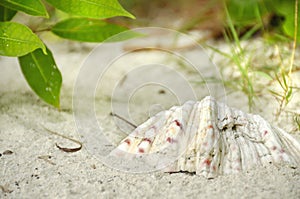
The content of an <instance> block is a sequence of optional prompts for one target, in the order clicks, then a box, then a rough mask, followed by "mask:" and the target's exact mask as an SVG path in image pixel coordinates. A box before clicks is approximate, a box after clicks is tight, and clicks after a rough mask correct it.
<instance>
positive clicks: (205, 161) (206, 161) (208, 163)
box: [203, 159, 211, 166]
mask: <svg viewBox="0 0 300 199" xmlns="http://www.w3.org/2000/svg"><path fill="white" fill-rule="evenodd" d="M203 163H204V164H206V165H208V166H209V165H210V163H211V160H209V159H206V160H204V162H203Z"/></svg>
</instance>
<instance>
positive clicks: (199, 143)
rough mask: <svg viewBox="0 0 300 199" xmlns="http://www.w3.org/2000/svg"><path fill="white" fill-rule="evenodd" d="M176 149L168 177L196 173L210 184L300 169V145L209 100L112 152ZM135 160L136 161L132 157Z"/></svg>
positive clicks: (175, 110) (162, 119) (156, 123)
mask: <svg viewBox="0 0 300 199" xmlns="http://www.w3.org/2000/svg"><path fill="white" fill-rule="evenodd" d="M168 147H169V148H171V149H172V150H173V151H175V152H176V153H177V155H178V158H177V159H176V160H175V162H174V161H173V162H172V163H171V164H170V165H166V168H165V171H167V172H179V171H187V172H195V173H196V174H197V175H202V176H205V177H207V178H214V177H216V176H217V175H219V174H229V173H236V172H239V171H243V170H249V169H251V168H253V167H256V166H259V165H262V166H267V165H270V164H275V165H279V164H281V163H288V164H291V165H293V166H298V164H299V163H300V144H299V142H297V140H296V139H294V138H293V137H292V136H291V135H289V134H288V133H286V132H284V131H283V130H282V129H280V128H277V127H273V126H271V125H270V124H269V123H268V122H267V121H266V120H264V119H263V118H262V117H260V116H259V115H253V114H247V113H244V112H242V111H240V110H237V109H234V108H230V107H228V106H226V105H225V104H223V103H219V102H217V101H216V100H214V99H213V98H212V97H210V96H208V97H206V98H204V99H203V100H201V101H200V102H193V101H188V102H186V103H185V104H184V105H183V106H178V107H172V108H171V109H170V110H167V111H162V112H160V113H158V114H157V115H155V116H154V117H151V118H150V119H149V120H147V121H146V122H145V123H143V124H141V125H140V126H138V127H137V128H136V129H135V130H134V131H133V132H132V133H131V134H130V135H129V136H128V137H126V138H125V139H124V140H123V141H122V142H121V143H120V145H119V146H118V147H117V148H116V149H115V150H113V151H112V153H111V155H113V156H114V157H122V158H124V157H126V154H131V155H132V154H134V155H136V156H135V157H138V156H139V155H140V154H152V153H153V154H155V153H160V152H161V151H164V150H163V149H166V148H168ZM131 157H132V156H131Z"/></svg>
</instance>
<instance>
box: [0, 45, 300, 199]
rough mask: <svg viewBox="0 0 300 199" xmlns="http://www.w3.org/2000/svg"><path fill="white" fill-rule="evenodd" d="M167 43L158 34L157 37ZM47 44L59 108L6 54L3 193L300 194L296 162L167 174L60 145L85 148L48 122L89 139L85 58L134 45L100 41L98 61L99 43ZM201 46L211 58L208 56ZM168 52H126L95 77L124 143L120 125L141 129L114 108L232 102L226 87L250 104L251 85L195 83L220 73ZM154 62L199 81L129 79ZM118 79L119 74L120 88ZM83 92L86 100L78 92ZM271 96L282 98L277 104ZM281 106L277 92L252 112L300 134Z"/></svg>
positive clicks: (136, 116)
mask: <svg viewBox="0 0 300 199" xmlns="http://www.w3.org/2000/svg"><path fill="white" fill-rule="evenodd" d="M159 41H160V40H157V41H155V42H158V43H159ZM47 45H48V47H49V48H50V49H51V50H52V52H53V54H54V57H55V58H56V62H57V65H58V66H59V68H60V70H61V72H62V76H63V86H62V90H61V110H56V109H55V108H52V107H50V106H49V105H47V104H46V103H44V102H43V101H41V100H40V99H38V97H37V96H36V95H35V94H34V93H33V91H32V90H31V89H30V88H29V86H28V85H27V83H26V81H25V79H24V77H23V75H22V72H21V70H20V67H19V66H18V61H17V59H16V58H8V57H0V66H1V74H0V154H1V157H0V188H1V189H0V198H290V199H292V198H295V199H296V198H299V197H300V168H299V167H297V168H295V167H291V166H290V165H270V166H269V167H257V168H254V169H252V170H249V171H244V172H241V173H238V174H232V175H221V176H218V177H217V178H215V179H209V180H208V179H206V178H204V177H201V176H197V175H193V174H188V173H174V174H169V173H164V172H162V171H155V172H148V173H139V174H134V173H126V172H123V171H118V170H116V169H113V168H111V167H108V166H105V165H104V164H103V162H101V160H100V159H99V158H97V155H95V154H94V153H93V152H91V150H90V147H89V146H87V145H86V143H85V142H83V148H82V149H81V150H79V151H77V152H74V153H66V152H64V151H61V150H59V149H58V148H57V147H56V144H58V145H59V146H63V147H71V148H73V147H78V144H76V143H74V142H71V141H69V140H67V139H64V138H62V137H61V136H57V135H54V134H51V133H49V132H48V131H47V130H46V129H45V128H44V127H46V128H47V129H50V130H51V131H54V132H58V133H60V134H63V135H65V136H68V137H70V138H73V139H76V140H81V139H82V138H84V135H83V134H82V132H79V131H78V129H77V127H78V126H80V125H78V124H77V123H76V121H77V120H76V118H74V117H76V114H74V107H73V105H72V104H73V100H74V87H75V85H76V82H77V81H78V79H77V78H78V76H80V73H81V72H82V70H81V69H82V67H83V66H84V65H85V64H87V62H88V63H89V62H91V63H100V62H101V61H105V60H104V59H105V55H110V54H114V53H115V52H119V51H118V50H119V49H120V52H122V49H124V48H125V47H127V48H129V47H130V46H129V47H128V46H124V44H123V43H120V44H113V45H111V46H110V45H108V46H107V48H103V49H102V48H100V51H101V50H103V56H104V58H103V59H102V58H99V57H97V59H95V58H96V57H92V56H89V57H88V55H90V52H91V51H92V49H93V48H94V47H95V46H96V45H90V44H79V43H73V42H66V41H63V42H62V41H50V42H48V43H47ZM125 45H127V44H125ZM104 49H105V50H104ZM201 53H202V54H203V56H204V58H201V56H202V54H201ZM181 55H182V56H184V57H189V58H191V59H193V57H194V58H195V60H197V59H198V60H199V63H200V62H201V60H202V61H203V60H204V59H206V58H205V56H207V55H206V54H205V53H204V52H202V51H201V50H200V52H199V49H197V50H195V49H187V50H184V51H183V52H182V54H181ZM168 56H169V57H168V58H166V56H165V54H164V53H162V52H161V51H159V52H157V51H154V52H152V51H149V52H148V51H145V52H131V53H129V54H126V55H124V54H122V56H121V57H119V58H117V59H116V60H115V61H114V63H112V64H111V65H110V67H109V68H108V69H107V70H106V71H105V75H103V76H102V77H101V79H98V80H97V82H98V84H97V86H96V92H95V96H94V101H93V103H94V104H92V105H94V107H95V118H96V119H97V122H98V123H99V125H100V126H101V128H102V130H103V132H104V134H105V135H106V136H107V137H108V139H109V140H110V141H111V142H112V144H114V145H115V144H117V143H118V142H120V140H122V139H123V138H124V137H125V136H126V134H125V133H124V132H121V131H119V130H118V128H120V126H121V127H122V128H123V129H124V130H125V131H126V132H127V133H130V131H131V130H133V128H132V126H130V125H128V124H126V123H124V122H122V121H119V120H116V118H113V117H111V116H110V115H109V113H110V112H112V111H113V112H116V113H118V114H120V115H124V114H125V112H126V111H128V112H130V114H129V115H130V121H132V122H134V123H135V124H141V123H142V122H143V121H145V120H146V119H147V118H148V117H149V116H152V115H154V114H155V113H157V112H159V111H161V110H165V109H168V108H170V107H171V106H173V105H176V104H177V105H178V104H180V103H182V102H183V101H186V100H189V98H190V96H192V97H193V98H195V99H196V100H201V99H202V98H203V97H204V96H206V95H209V94H212V95H214V96H216V97H217V98H219V99H220V100H224V93H225V94H226V103H227V104H228V105H230V106H233V107H235V108H238V109H241V110H243V111H246V112H247V111H249V110H248V106H247V97H246V96H245V95H244V94H243V93H241V92H233V93H231V94H227V93H228V92H227V91H224V93H223V91H222V88H223V86H222V84H221V83H220V82H219V83H209V82H206V83H207V84H201V83H195V82H197V80H199V79H200V78H199V76H202V77H203V76H204V77H205V78H206V79H207V78H209V77H216V76H215V72H213V70H212V69H211V67H212V66H211V65H210V64H211V63H210V62H207V63H206V62H205V61H203V64H201V65H200V66H201V67H203V68H201V73H199V71H198V72H195V70H194V69H193V68H191V67H189V66H186V65H185V64H180V62H179V61H176V60H175V61H174V59H172V57H171V58H170V55H168ZM195 56H196V57H195ZM199 57H200V58H199ZM175 58H176V56H175ZM177 58H178V57H177ZM93 59H94V60H93ZM87 60H88V61H87ZM298 60H299V58H298ZM154 63H155V64H157V63H159V64H158V65H159V66H166V65H167V66H168V68H167V69H170V68H171V69H174V71H175V72H176V73H174V75H178V74H177V73H180V75H181V76H180V77H183V78H182V79H183V80H188V81H189V82H194V84H193V83H192V84H191V85H192V89H193V93H189V92H188V91H187V90H186V89H185V87H184V86H182V85H183V84H182V83H181V82H180V78H177V79H176V81H173V82H175V85H176V86H175V87H174V89H173V90H172V89H171V90H170V89H169V88H170V86H168V84H167V86H165V87H162V86H160V85H159V84H151V85H145V86H144V87H141V88H139V87H134V86H133V87H131V86H132V84H131V83H134V81H133V80H134V79H135V80H136V81H138V80H140V79H143V78H142V77H141V78H135V77H136V76H134V75H136V74H141V73H143V74H145V73H146V72H145V71H142V72H141V71H138V70H135V69H136V68H137V66H138V67H144V66H148V65H150V66H151V64H154ZM201 63H202V62H201ZM95 67H97V64H95ZM165 69H166V68H164V69H163V70H165ZM95 70H96V69H95ZM143 70H146V69H143ZM157 70H159V69H157ZM148 74H149V76H151V75H152V76H153V78H156V79H157V80H167V81H166V83H168V82H170V81H171V80H172V78H173V77H174V76H172V75H170V74H172V73H171V72H169V73H167V72H166V71H163V72H161V73H157V71H156V72H155V71H154V72H153V73H152V72H149V73H148ZM167 74H168V75H167ZM294 75H295V79H296V80H297V81H300V73H299V72H298V73H296V74H294ZM85 77H86V81H87V82H89V81H92V80H91V79H92V77H88V76H85ZM176 77H177V76H176ZM178 77H179V76H178ZM124 78H125V79H124ZM205 78H204V79H205ZM216 78H219V77H216ZM150 80H151V79H150ZM150 80H149V81H150ZM177 80H178V81H177ZM116 82H118V84H117V87H116V86H115V85H116V84H115V83H116ZM128 82H129V83H128ZM160 83H161V81H160ZM177 83H178V84H177ZM296 83H297V82H296ZM298 83H299V82H298ZM87 84H88V83H87ZM298 85H299V84H298ZM126 86H127V87H126ZM180 86H182V87H180ZM207 88H209V89H207ZM118 89H119V90H118ZM126 89H128V90H126ZM130 89H131V90H130ZM132 89H136V91H135V93H134V94H133V95H130V96H127V95H126V92H127V91H132ZM176 89H177V90H176ZM219 89H221V90H219ZM75 91H76V90H75ZM75 94H76V96H75V97H77V99H79V98H80V93H75ZM194 94H195V95H194ZM80 99H81V100H82V101H81V107H84V106H85V105H84V103H87V102H88V99H85V98H84V97H82V98H80ZM270 100H272V101H270ZM273 101H274V103H270V102H273ZM92 105H91V104H89V105H87V106H92ZM299 107H300V97H299V93H297V92H295V94H294V96H293V102H292V103H291V104H290V105H289V106H288V107H287V110H294V111H295V112H298V113H299ZM276 108H277V103H276V101H275V100H274V99H273V98H272V97H270V95H269V96H265V97H262V98H259V99H256V105H255V108H254V110H253V112H254V113H256V114H260V115H262V116H263V117H264V118H265V119H266V120H268V121H269V122H271V123H272V124H274V125H276V126H279V127H280V128H283V129H284V130H286V131H287V132H289V133H291V134H292V135H293V136H294V137H296V138H297V139H298V140H300V139H299V137H300V133H299V131H297V130H295V125H294V123H293V116H291V115H289V114H288V113H283V114H281V115H280V116H279V118H278V119H277V120H276V119H275V116H274V113H275V110H276ZM83 109H85V108H83ZM77 110H80V108H79V109H77ZM123 111H124V112H123ZM86 119H88V118H86ZM116 121H117V122H116ZM116 124H117V125H116ZM80 127H81V128H82V126H80ZM83 127H84V125H83ZM10 151H11V152H10ZM298 166H299V165H298Z"/></svg>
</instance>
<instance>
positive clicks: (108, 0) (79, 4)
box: [46, 0, 135, 19]
mask: <svg viewBox="0 0 300 199" xmlns="http://www.w3.org/2000/svg"><path fill="white" fill-rule="evenodd" d="M46 1H47V2H49V3H50V4H51V5H52V6H54V7H55V8H57V9H59V10H62V11H64V12H67V13H69V14H74V15H77V16H82V17H89V18H98V19H104V18H110V17H115V16H126V17H130V18H133V19H134V18H135V17H134V16H133V15H132V14H130V13H129V12H127V11H126V10H125V9H124V8H123V7H122V6H121V5H120V3H119V2H118V1H117V0H61V1H58V0H46Z"/></svg>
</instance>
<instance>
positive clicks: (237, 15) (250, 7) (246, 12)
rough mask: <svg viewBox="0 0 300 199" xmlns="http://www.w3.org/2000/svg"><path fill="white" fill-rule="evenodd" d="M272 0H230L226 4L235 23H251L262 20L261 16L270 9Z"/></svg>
mask: <svg viewBox="0 0 300 199" xmlns="http://www.w3.org/2000/svg"><path fill="white" fill-rule="evenodd" d="M269 3H270V0H264V1H261V0H250V1H243V0H242V1H241V0H228V1H226V6H227V9H228V12H229V14H230V17H231V18H232V20H233V22H234V24H235V25H236V24H242V25H245V24H251V23H257V22H258V21H260V16H261V15H263V14H265V13H266V12H267V11H268V9H267V8H268V7H269V6H268V5H269Z"/></svg>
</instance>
